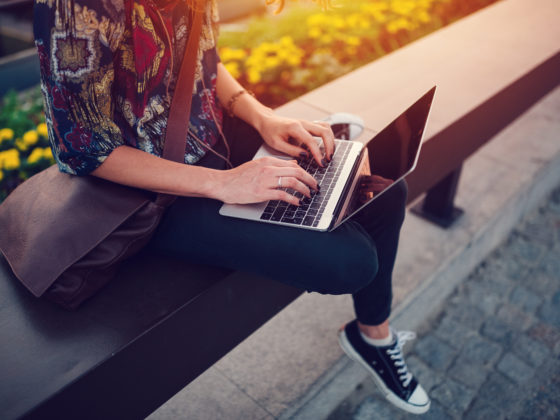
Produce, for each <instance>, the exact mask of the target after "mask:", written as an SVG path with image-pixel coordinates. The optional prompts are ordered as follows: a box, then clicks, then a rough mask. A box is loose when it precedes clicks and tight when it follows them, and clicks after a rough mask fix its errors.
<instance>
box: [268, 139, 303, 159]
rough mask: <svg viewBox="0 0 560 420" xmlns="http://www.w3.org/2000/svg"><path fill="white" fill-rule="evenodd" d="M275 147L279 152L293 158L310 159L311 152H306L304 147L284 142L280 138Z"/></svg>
mask: <svg viewBox="0 0 560 420" xmlns="http://www.w3.org/2000/svg"><path fill="white" fill-rule="evenodd" d="M273 147H274V148H275V149H276V150H278V151H279V152H282V153H286V154H287V155H290V156H293V157H297V158H301V159H308V158H309V152H308V151H307V150H305V149H304V148H303V147H301V146H300V145H295V144H291V143H289V142H288V141H284V140H283V139H281V138H278V139H277V140H276V141H275V142H274V146H273Z"/></svg>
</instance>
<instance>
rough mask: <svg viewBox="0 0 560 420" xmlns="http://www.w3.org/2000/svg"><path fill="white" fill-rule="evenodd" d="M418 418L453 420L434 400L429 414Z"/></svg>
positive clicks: (424, 419)
mask: <svg viewBox="0 0 560 420" xmlns="http://www.w3.org/2000/svg"><path fill="white" fill-rule="evenodd" d="M408 418H410V417H408ZM416 418H418V419H421V420H451V418H452V417H451V416H450V415H449V414H447V412H446V411H445V409H444V408H443V407H442V406H441V405H440V404H439V403H438V402H437V401H434V400H432V402H431V403H430V409H429V410H428V412H427V413H425V414H422V415H420V416H418V417H416ZM391 420H392V419H391Z"/></svg>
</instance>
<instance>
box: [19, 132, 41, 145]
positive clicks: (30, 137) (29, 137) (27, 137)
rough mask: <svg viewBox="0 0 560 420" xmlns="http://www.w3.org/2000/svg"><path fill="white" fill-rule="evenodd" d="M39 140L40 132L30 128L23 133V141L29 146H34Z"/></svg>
mask: <svg viewBox="0 0 560 420" xmlns="http://www.w3.org/2000/svg"><path fill="white" fill-rule="evenodd" d="M38 141H39V134H38V133H37V131H35V130H29V131H28V132H26V133H25V134H24V135H23V142H24V143H25V144H26V145H28V146H33V145H34V144H35V143H37V142H38Z"/></svg>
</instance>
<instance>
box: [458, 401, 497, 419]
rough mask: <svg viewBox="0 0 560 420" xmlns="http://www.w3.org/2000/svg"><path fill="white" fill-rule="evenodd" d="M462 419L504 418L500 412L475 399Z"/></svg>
mask: <svg viewBox="0 0 560 420" xmlns="http://www.w3.org/2000/svg"><path fill="white" fill-rule="evenodd" d="M464 418H465V420H486V419H492V420H501V419H503V418H504V416H503V415H502V413H500V410H498V409H497V408H495V407H492V406H491V405H490V404H488V403H487V402H484V401H483V400H481V399H479V398H477V399H476V400H475V401H474V403H473V404H472V406H471V408H470V409H469V411H468V412H467V415H466V416H465V417H464Z"/></svg>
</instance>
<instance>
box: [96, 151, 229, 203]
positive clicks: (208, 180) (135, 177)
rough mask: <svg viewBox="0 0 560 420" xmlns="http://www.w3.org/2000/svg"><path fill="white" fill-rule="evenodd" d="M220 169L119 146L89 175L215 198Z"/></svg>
mask: <svg viewBox="0 0 560 420" xmlns="http://www.w3.org/2000/svg"><path fill="white" fill-rule="evenodd" d="M223 172H224V171H217V170H214V169H209V168H204V167H200V166H193V165H185V164H181V163H178V162H172V161H169V160H165V159H162V158H159V157H157V156H154V155H151V154H149V153H146V152H143V151H142V150H138V149H135V148H133V147H130V146H120V147H118V148H116V149H115V150H113V152H112V153H111V154H110V155H109V157H108V158H107V159H106V160H105V161H104V162H103V163H102V164H101V166H99V167H98V168H97V169H95V170H94V171H93V172H92V174H93V175H95V176H97V177H99V178H103V179H106V180H109V181H113V182H117V183H119V184H123V185H128V186H131V187H136V188H142V189H145V190H150V191H155V192H161V193H168V194H173V195H180V196H187V197H209V198H216V199H218V198H219V197H217V196H216V193H217V191H219V190H220V185H221V183H222V182H223Z"/></svg>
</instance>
